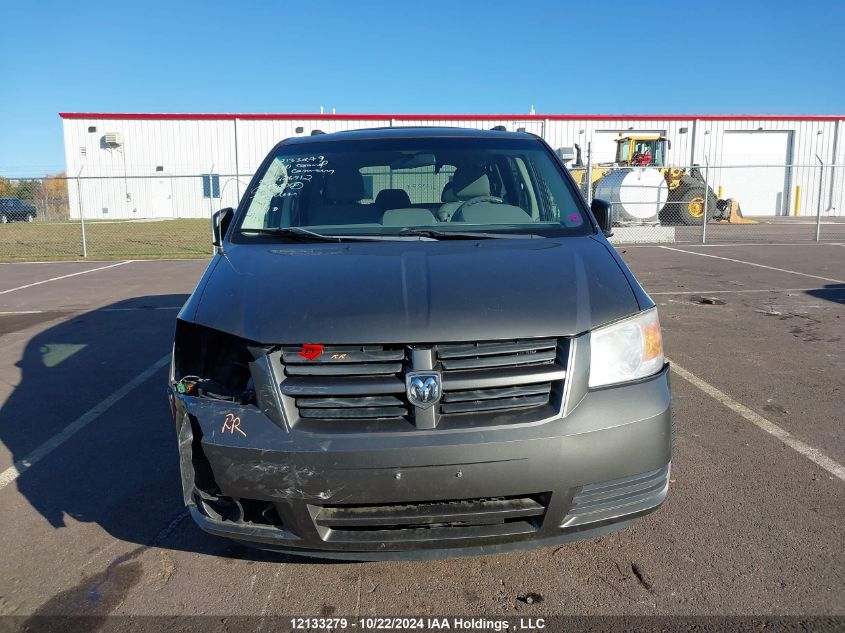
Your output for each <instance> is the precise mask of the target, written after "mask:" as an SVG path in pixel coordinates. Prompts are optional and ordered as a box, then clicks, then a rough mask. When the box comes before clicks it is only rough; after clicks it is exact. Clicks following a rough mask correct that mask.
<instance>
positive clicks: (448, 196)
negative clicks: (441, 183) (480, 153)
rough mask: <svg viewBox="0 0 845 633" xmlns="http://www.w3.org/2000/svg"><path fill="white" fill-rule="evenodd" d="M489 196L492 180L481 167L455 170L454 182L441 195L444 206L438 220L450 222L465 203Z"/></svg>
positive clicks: (447, 185)
mask: <svg viewBox="0 0 845 633" xmlns="http://www.w3.org/2000/svg"><path fill="white" fill-rule="evenodd" d="M489 195H491V190H490V178H489V177H488V176H487V174H486V173H484V171H483V170H482V169H481V168H480V167H478V166H473V167H471V168H468V167H464V168H460V167H459V168H458V169H456V170H455V175H454V177H453V178H452V181H451V182H449V183H446V186H445V187H443V193H442V194H441V195H440V200H441V201H442V202H443V204H442V205H440V208H439V209H438V210H437V218H438V219H439V220H440V221H441V222H450V221H451V220H452V217H453V216H454V215H455V212H456V211H457V210H458V209H460V208H461V206H462V205H463V204H464V202H466V201H467V200H472V199H473V198H478V197H479V196H489Z"/></svg>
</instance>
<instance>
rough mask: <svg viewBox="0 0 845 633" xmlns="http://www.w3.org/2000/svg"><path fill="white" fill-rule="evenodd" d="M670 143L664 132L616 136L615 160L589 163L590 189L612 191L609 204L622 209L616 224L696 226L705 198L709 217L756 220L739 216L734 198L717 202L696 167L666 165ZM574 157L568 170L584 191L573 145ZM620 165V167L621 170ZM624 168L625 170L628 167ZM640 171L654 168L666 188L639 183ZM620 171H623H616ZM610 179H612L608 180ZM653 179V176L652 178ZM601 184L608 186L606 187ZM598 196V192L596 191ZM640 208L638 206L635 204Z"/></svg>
mask: <svg viewBox="0 0 845 633" xmlns="http://www.w3.org/2000/svg"><path fill="white" fill-rule="evenodd" d="M670 143H671V142H670V141H669V139H667V138H666V137H665V136H660V135H656V134H652V135H631V136H622V135H621V134H620V135H619V137H618V138H617V139H616V159H615V160H614V162H613V163H611V164H607V163H604V164H598V165H593V167H592V172H591V176H590V181H591V182H590V186H591V187H592V188H593V192H596V191H599V192H602V190H604V192H610V193H611V195H612V199H611V202H614V204H615V205H616V204H617V202H619V203H621V204H619V206H620V209H619V211H618V212H617V213H616V216H617V217H616V221H617V223H620V224H624V223H645V222H649V221H650V222H651V223H657V222H658V221H659V223H661V224H687V225H697V224H701V223H702V217H703V216H704V206H705V205H704V202H705V198H706V200H707V214H708V215H709V216H710V218H712V219H715V220H720V221H725V222H730V223H733V224H757V222H756V221H755V220H748V219H746V218H743V217H742V212H741V211H740V208H739V204H738V203H737V202H736V201H735V200H731V199H728V200H720V199H719V198H718V196H716V194H715V193H714V192H713V189H712V187H708V186H707V185H706V184H705V181H704V178H703V177H702V176H701V173H700V171H699V170H698V168H696V167H693V168H692V169H691V170H690V171H689V172H686V171H685V170H683V169H680V168H678V167H669V166H667V165H666V164H665V157H666V150H667V149H669V148H671V144H670ZM575 150H576V160H575V163H574V165H573V166H572V167H570V172H571V173H572V176H573V178H575V181H576V182H577V183H578V185H579V187H581V190H582V191H584V190H585V189H586V187H585V184H584V180H585V179H586V178H587V169H586V167H585V166H584V163H583V161H582V160H581V149H580V147H578V146H577V145H576V146H575ZM620 168H621V169H620ZM626 168H627V169H626ZM644 170H649V171H650V170H655V171H657V172H658V173H659V174H660V175H661V176H662V177H663V180H664V181H665V183H666V189H667V191H666V192H663V193H661V192H655V193H652V190H654V189H655V187H654V183H653V182H650V183H643V184H640V182H642V181H643V180H644V178H643V173H642V172H643V171H644ZM620 172H622V173H620ZM632 172H633V173H634V175H635V177H628V176H627V175H626V173H632ZM609 178H612V179H613V182H612V183H609V182H607V180H608V179H609ZM651 180H654V178H652V179H651ZM605 183H606V184H607V186H605ZM626 187H628V188H637V187H638V188H639V190H638V191H630V192H629V194H628V195H627V198H628V203H627V205H626V204H625V201H624V200H623V198H625V197H626V194H625V191H624V190H625V188H626ZM596 195H597V196H598V197H601V195H599V194H596ZM632 198H640V199H643V200H645V199H647V200H648V201H649V202H648V203H649V204H650V205H651V207H650V208H651V209H655V205H656V213H653V214H649V212H648V211H647V210H646V208H645V205H646V202H645V201H644V202H641V203H636V202H633V203H632V202H631V199H632ZM638 206H639V207H641V208H637V207H638Z"/></svg>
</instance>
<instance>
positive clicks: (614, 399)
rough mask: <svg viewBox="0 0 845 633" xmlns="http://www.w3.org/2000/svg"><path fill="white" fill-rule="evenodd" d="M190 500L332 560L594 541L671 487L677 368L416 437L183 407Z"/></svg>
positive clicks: (213, 515) (262, 541) (189, 400)
mask: <svg viewBox="0 0 845 633" xmlns="http://www.w3.org/2000/svg"><path fill="white" fill-rule="evenodd" d="M169 397H170V404H171V411H172V414H173V418H174V422H175V424H176V431H177V434H178V437H179V446H180V463H181V471H182V485H183V490H184V500H185V503H186V505H187V506H188V507H189V508H190V510H191V514H192V516H193V518H194V520H195V521H196V522H197V524H198V525H199V526H200V527H201V528H202V529H203V530H205V531H207V532H210V533H212V534H217V535H220V536H225V537H228V538H232V539H236V540H239V541H244V542H247V543H251V544H253V545H255V546H258V547H261V548H267V549H274V550H283V551H287V552H292V553H297V554H302V555H313V556H319V557H325V558H348V559H384V558H421V557H422V558H426V557H436V556H441V555H451V556H455V555H469V554H478V553H492V552H499V551H504V550H509V549H519V548H527V547H536V546H543V545H552V544H556V543H562V542H566V541H571V540H576V539H581V538H589V537H593V536H598V535H600V534H603V533H606V532H609V531H612V530H615V529H618V528H620V527H624V526H625V525H626V524H627V523H628V522H629V521H630V520H631V519H633V518H635V517H637V516H640V515H643V514H646V513H648V512H651V511H653V510H655V509H656V508H657V507H659V506H660V504H661V503H662V502H663V501H664V499H665V497H666V494H667V491H668V485H669V483H668V482H669V469H670V459H671V445H672V413H671V396H670V391H669V379H668V366H667V367H666V368H664V370H663V371H662V372H661V373H659V374H657V375H656V376H653V377H651V378H649V379H647V380H643V381H640V382H638V383H635V384H629V385H622V386H616V387H613V388H606V389H600V390H594V391H585V393H583V394H581V397H580V402H579V403H578V404H577V406H575V407H574V408H568V409H567V410H565V411H563V413H562V415H560V416H558V417H556V418H554V419H552V420H544V421H542V422H541V423H527V424H515V425H510V426H490V427H485V428H480V429H431V430H420V429H415V430H412V431H409V432H404V433H390V432H384V433H382V432H374V433H357V432H352V433H340V432H336V433H324V432H312V431H298V430H297V429H296V428H293V429H290V428H286V427H285V426H284V425H282V424H279V421H278V420H273V419H271V417H272V416H268V415H267V414H266V412H262V411H261V409H260V408H259V407H256V406H243V405H239V404H234V403H230V402H223V401H219V400H214V399H210V398H200V397H195V396H191V395H186V394H184V393H179V391H178V390H177V389H176V388H175V385H171V389H170V394H169Z"/></svg>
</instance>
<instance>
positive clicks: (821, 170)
mask: <svg viewBox="0 0 845 633" xmlns="http://www.w3.org/2000/svg"><path fill="white" fill-rule="evenodd" d="M816 160H817V161H819V202H818V204H817V205H816V241H817V242H818V241H820V240H821V234H822V186H823V185H824V162H823V161H822V159H821V157H820V156H819V155H818V154H816Z"/></svg>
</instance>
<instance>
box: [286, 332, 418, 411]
mask: <svg viewBox="0 0 845 633" xmlns="http://www.w3.org/2000/svg"><path fill="white" fill-rule="evenodd" d="M281 355H282V363H283V365H284V372H285V376H286V379H285V380H284V381H283V382H282V384H281V390H282V394H283V395H285V396H290V397H292V398H294V401H295V404H296V408H297V409H298V411H299V415H300V417H302V418H320V419H330V420H344V419H380V418H402V417H406V416H407V415H408V403H407V400H406V399H405V396H404V393H405V383H404V378H403V374H404V365H405V348H404V346H396V347H388V346H383V345H364V346H349V345H335V346H324V347H323V350H322V353H321V354H319V355H318V356H316V357H315V358H306V357H304V356H303V355H302V347H283V348H282V350H281Z"/></svg>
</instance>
